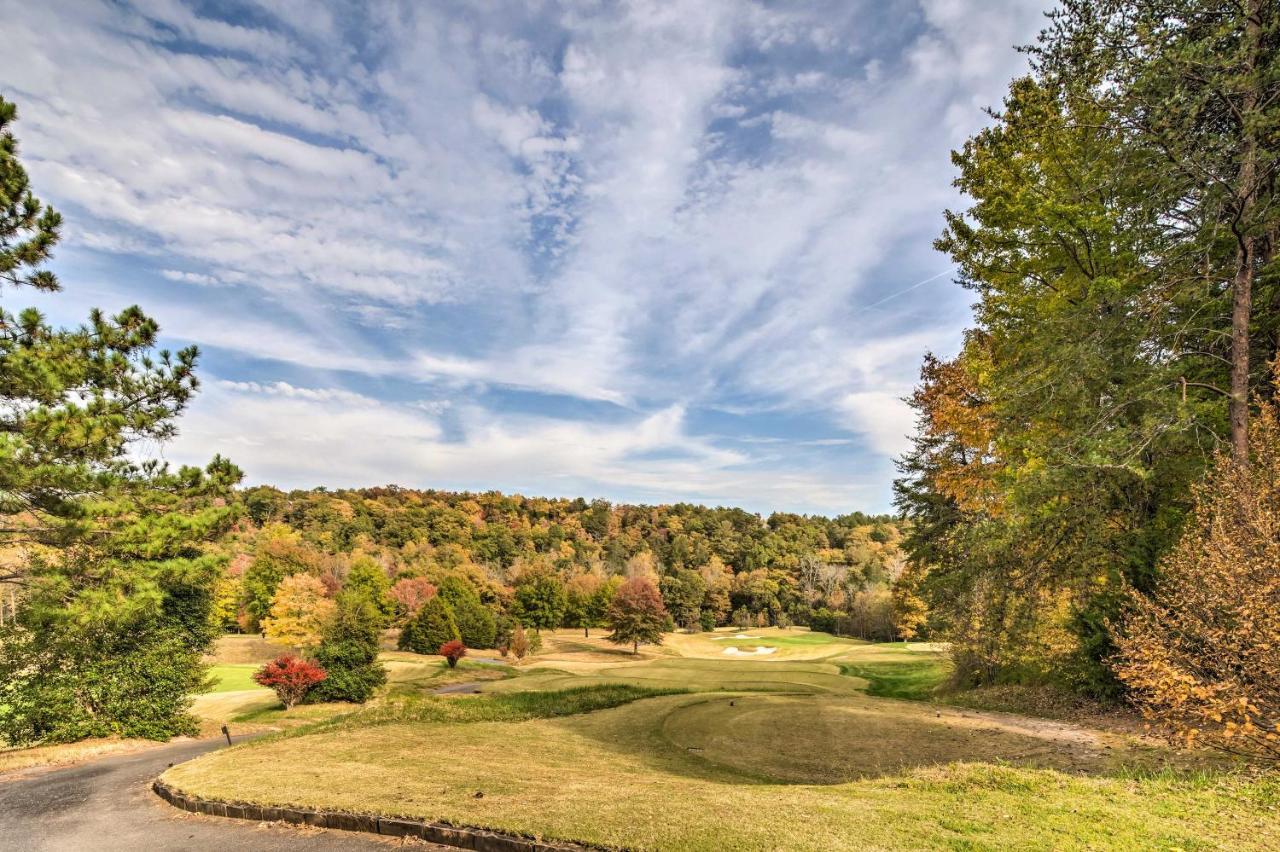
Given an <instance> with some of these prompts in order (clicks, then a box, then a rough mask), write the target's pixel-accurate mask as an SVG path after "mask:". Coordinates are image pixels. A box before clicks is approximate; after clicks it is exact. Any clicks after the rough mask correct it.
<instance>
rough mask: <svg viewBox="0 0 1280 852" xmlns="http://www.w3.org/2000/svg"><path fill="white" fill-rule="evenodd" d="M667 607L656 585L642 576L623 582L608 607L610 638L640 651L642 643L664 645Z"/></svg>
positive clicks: (632, 650) (635, 651) (633, 651)
mask: <svg viewBox="0 0 1280 852" xmlns="http://www.w3.org/2000/svg"><path fill="white" fill-rule="evenodd" d="M667 618H668V615H667V608H666V607H665V606H663V604H662V595H661V594H659V592H658V589H657V587H655V586H654V585H653V583H651V582H650V581H649V580H647V579H644V578H643V577H636V578H634V579H631V580H628V581H627V582H625V583H623V584H622V587H621V588H620V589H618V593H617V594H616V595H614V598H613V603H612V605H611V606H610V607H609V626H610V627H611V628H612V629H613V632H612V633H610V634H609V641H610V642H613V643H615V644H618V645H630V646H631V652H632V653H633V654H634V653H638V652H639V651H640V643H641V642H644V643H645V644H649V645H661V644H662V631H663V628H664V627H665V626H666V624H667Z"/></svg>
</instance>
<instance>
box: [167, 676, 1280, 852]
mask: <svg viewBox="0 0 1280 852" xmlns="http://www.w3.org/2000/svg"><path fill="white" fill-rule="evenodd" d="M573 693H576V694H573ZM643 695H644V694H643V693H642V692H640V691H637V690H636V689H635V688H634V687H626V686H620V687H594V688H590V689H586V690H581V691H572V690H571V691H566V692H561V693H556V694H538V693H511V694H505V695H494V696H478V697H471V698H453V699H446V698H431V699H425V700H423V701H421V702H417V705H418V706H416V707H412V708H410V707H404V708H400V709H399V712H400V715H399V716H391V715H388V716H384V717H379V716H378V715H377V714H376V713H372V714H370V715H367V716H362V715H361V714H354V715H352V716H349V717H346V718H344V719H342V720H338V721H337V722H336V723H333V724H330V725H329V726H327V727H325V728H324V729H322V730H316V731H314V732H312V733H309V734H306V735H303V736H297V735H295V736H292V737H289V738H287V739H280V740H277V741H275V742H268V743H261V744H251V745H249V746H242V747H238V748H236V749H229V750H225V751H222V752H219V753H215V754H212V755H208V756H206V757H203V758H201V759H199V760H197V761H193V762H191V763H188V764H184V765H182V766H179V767H175V768H174V769H172V770H170V771H169V772H168V773H166V776H165V777H166V780H169V781H171V782H173V783H174V784H176V785H177V786H178V787H179V788H181V789H184V790H190V791H192V792H199V793H201V794H203V795H209V796H213V797H224V798H233V799H241V800H247V801H260V802H266V803H274V804H290V805H296V806H302V807H320V806H324V807H333V808H341V809H345V810H352V811H363V812H375V813H384V814H397V815H405V816H416V817H423V818H429V819H441V820H448V821H450V822H454V823H458V824H466V825H476V826H484V827H490V828H495V829H501V830H507V831H514V832H519V833H523V834H532V835H535V836H540V837H545V838H552V839H561V840H579V841H586V842H591V843H599V844H603V845H613V846H626V847H628V848H633V849H671V850H703V849H726V848H732V849H744V850H751V849H833V848H859V849H1046V850H1047V849H1148V848H1157V849H1158V848H1165V849H1173V848H1180V849H1184V850H1190V849H1208V848H1230V849H1266V848H1272V847H1270V845H1269V844H1270V840H1271V838H1273V837H1275V836H1277V832H1280V804H1278V803H1280V786H1278V784H1277V781H1276V780H1275V778H1274V777H1251V776H1249V775H1244V774H1235V773H1206V772H1180V771H1176V770H1168V771H1164V772H1150V771H1137V770H1128V769H1125V768H1124V767H1123V765H1113V758H1112V755H1110V754H1109V753H1106V750H1104V749H1099V750H1097V754H1096V755H1095V757H1094V758H1093V759H1092V762H1091V763H1088V764H1087V765H1082V766H1080V767H1078V768H1075V769H1072V770H1071V771H1066V772H1064V771H1058V770H1055V769H1050V768H1037V767H1031V766H1015V765H1003V764H1001V763H999V762H996V761H997V758H998V756H999V755H1000V754H1001V752H1000V751H999V749H998V748H997V746H1000V747H1009V748H1022V747H1023V746H1024V745H1025V744H1026V743H1025V742H1024V740H1025V739H1026V735H1025V734H1019V735H1018V736H1016V737H1003V736H1002V735H1001V734H1000V732H999V731H998V730H997V731H988V732H987V733H986V734H984V735H983V736H984V739H983V740H982V741H980V742H975V743H973V744H972V746H967V745H966V743H967V737H966V736H965V732H964V730H962V729H959V728H957V729H954V730H952V731H951V734H952V735H953V739H954V747H955V748H956V749H959V750H960V751H959V752H957V753H958V754H959V755H961V756H962V758H963V757H965V755H964V753H963V749H965V748H966V747H969V748H971V753H969V754H968V755H967V758H968V759H967V760H965V759H961V760H959V761H953V760H935V759H932V758H931V757H929V756H928V755H925V759H922V760H918V761H916V762H910V761H908V763H907V764H906V765H903V766H896V767H888V766H886V767H884V768H883V770H882V771H878V772H875V773H873V774H872V775H870V776H868V777H865V778H862V779H861V780H853V781H839V777H838V772H836V773H834V774H831V773H832V772H833V770H841V771H843V769H847V768H848V767H847V765H846V764H847V762H848V761H849V760H850V758H851V757H856V756H857V749H856V748H855V747H854V746H853V745H851V744H850V743H847V742H840V741H839V740H838V739H837V740H834V741H833V737H844V738H846V739H857V738H858V736H859V732H860V731H861V732H862V736H863V738H864V740H865V743H866V744H867V745H868V746H874V747H876V748H878V749H881V750H882V753H884V754H888V753H889V752H891V751H895V750H896V751H910V750H912V749H913V748H914V747H919V746H921V745H922V744H926V743H928V742H929V740H930V739H931V731H930V730H929V729H928V728H927V727H926V726H927V725H929V724H935V725H936V729H935V730H934V731H933V733H936V732H937V731H941V730H944V728H945V725H944V723H945V721H946V719H944V720H943V721H940V722H937V723H930V722H929V719H930V718H932V717H933V716H934V712H933V709H932V707H931V705H928V704H924V703H920V704H910V703H904V702H884V701H878V700H876V699H872V698H865V697H862V698H850V697H842V696H826V697H821V696H818V697H806V696H777V695H755V696H747V697H745V698H734V697H732V696H719V695H710V694H707V693H701V694H687V695H669V696H661V697H643ZM614 702H623V703H618V704H616V706H613V707H612V708H609V709H606V708H604V706H603V705H607V704H611V703H614ZM731 702H733V703H731ZM744 702H745V703H744ZM846 705H847V706H848V708H849V709H848V710H847V709H846ZM592 708H596V709H597V710H598V712H584V711H589V710H590V709H592ZM806 708H809V709H806ZM717 711H722V712H717ZM938 712H940V713H942V714H943V715H944V717H945V716H946V714H952V716H953V720H955V719H956V718H958V717H960V716H961V715H962V712H963V713H967V716H965V719H966V720H967V721H966V722H964V724H969V725H974V724H977V722H976V721H975V720H974V719H973V714H972V713H971V712H969V711H958V710H950V709H946V708H940V709H939V710H938ZM761 713H763V714H764V715H761ZM823 713H827V714H829V715H828V717H827V718H826V719H825V720H823V717H822V714H823ZM850 713H852V715H850ZM858 714H872V715H874V714H879V716H878V718H875V719H874V724H870V723H867V724H862V723H860V721H859V719H858V718H857V716H858ZM903 714H914V715H912V716H910V717H909V718H908V717H904V716H903ZM753 720H754V721H753ZM810 720H812V721H814V722H815V724H814V725H813V726H812V728H811V729H810V730H811V731H812V733H811V735H807V734H806V727H805V726H806V723H807V722H808V721H810ZM899 720H904V721H903V724H902V725H901V726H899V727H896V728H895V725H896V724H897V722H898V721H899ZM373 721H376V722H377V723H376V724H368V723H369V722H373ZM957 724H961V723H960V722H958V721H957ZM717 737H719V738H720V740H719V741H717V742H712V740H713V739H714V738H717ZM922 754H923V752H922ZM1068 757H1070V755H1068ZM1066 765H1068V766H1070V765H1073V762H1072V761H1071V760H1067V761H1066ZM770 773H773V777H770ZM822 773H828V774H827V775H823V774H822ZM806 777H821V778H825V779H826V781H827V783H811V782H804V781H800V779H801V778H806ZM353 778H358V779H359V781H360V783H358V784H353V783H352V779H353ZM784 781H789V782H790V783H782V782H784ZM832 782H835V783H832ZM476 793H483V795H482V796H476Z"/></svg>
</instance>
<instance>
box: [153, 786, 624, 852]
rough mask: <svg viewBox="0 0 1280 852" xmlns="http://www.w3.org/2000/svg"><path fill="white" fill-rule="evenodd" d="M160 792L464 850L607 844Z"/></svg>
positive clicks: (211, 805) (173, 798) (228, 812)
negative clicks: (544, 839) (566, 840)
mask: <svg viewBox="0 0 1280 852" xmlns="http://www.w3.org/2000/svg"><path fill="white" fill-rule="evenodd" d="M151 789H152V790H154V791H155V794H156V795H157V796H159V797H160V798H162V799H164V800H165V801H166V802H168V803H169V804H171V805H173V806H174V807H175V808H181V809H182V810H184V811H191V812H192V813H200V814H208V815H209V816H217V817H230V818H231V819H248V820H253V821H255V822H288V823H293V824H294V825H309V826H312V827H314V828H333V829H338V830H340V831H363V832H365V833H367V834H381V835H383V836H385V837H414V838H418V839H420V840H427V841H430V842H432V843H439V844H441V845H443V846H456V847H458V848H459V849H472V850H474V852H582V850H601V849H607V847H603V846H585V845H582V844H577V843H549V842H545V841H542V840H534V839H532V838H525V837H517V836H514V835H510V834H500V833H498V832H496V831H486V830H485V829H481V828H468V827H466V826H457V825H449V824H448V823H443V822H426V821H425V820H417V819H405V818H402V817H381V816H377V815H374V814H353V813H345V812H343V811H315V810H306V809H303V808H277V807H270V806H267V805H250V804H241V803H236V802H219V801H215V800H212V799H202V798H200V797H199V796H192V795H189V794H187V793H183V792H181V791H180V790H175V789H174V788H173V787H171V786H169V785H168V784H166V783H164V782H163V781H161V780H160V779H158V778H157V779H156V780H155V782H154V783H153V784H152V785H151Z"/></svg>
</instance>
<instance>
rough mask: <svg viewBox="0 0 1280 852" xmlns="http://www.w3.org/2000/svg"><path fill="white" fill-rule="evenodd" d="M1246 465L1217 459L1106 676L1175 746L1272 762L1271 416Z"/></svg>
mask: <svg viewBox="0 0 1280 852" xmlns="http://www.w3.org/2000/svg"><path fill="white" fill-rule="evenodd" d="M1249 431H1250V435H1249V443H1250V448H1251V451H1252V456H1253V458H1252V459H1251V460H1250V462H1249V463H1247V464H1244V463H1237V462H1235V461H1233V460H1232V459H1231V458H1229V457H1227V456H1225V455H1224V456H1221V457H1220V458H1219V459H1218V460H1217V463H1216V465H1215V466H1214V468H1213V470H1212V471H1211V472H1210V474H1209V476H1208V477H1207V478H1206V480H1205V481H1204V483H1202V484H1201V485H1200V486H1198V487H1197V488H1196V491H1195V497H1196V509H1195V512H1194V514H1193V516H1192V518H1191V520H1190V521H1189V522H1188V524H1187V527H1186V530H1185V532H1184V533H1183V536H1182V539H1181V540H1180V541H1179V543H1178V545H1177V546H1176V547H1175V548H1174V549H1173V551H1172V552H1171V553H1170V554H1169V556H1168V557H1167V559H1166V560H1165V562H1164V565H1163V573H1162V579H1161V581H1160V582H1159V584H1158V585H1157V587H1156V589H1155V593H1154V595H1153V596H1152V597H1150V598H1145V597H1140V596H1138V595H1137V594H1135V595H1134V596H1133V603H1134V608H1133V611H1132V613H1131V614H1130V615H1129V617H1128V618H1127V619H1126V620H1125V622H1124V625H1123V629H1122V630H1121V631H1120V632H1121V634H1122V635H1120V636H1119V637H1118V639H1117V647H1118V649H1119V652H1118V656H1117V658H1116V664H1117V665H1116V673H1117V675H1118V676H1119V677H1120V680H1121V681H1122V682H1124V683H1125V684H1126V685H1127V686H1128V687H1129V689H1130V690H1131V695H1132V699H1133V701H1134V702H1135V703H1136V704H1137V705H1138V706H1139V707H1140V708H1141V709H1142V711H1143V712H1144V714H1145V715H1146V716H1147V717H1148V718H1150V719H1152V720H1154V721H1155V722H1156V723H1157V724H1158V725H1159V726H1160V727H1161V729H1163V731H1164V732H1165V733H1166V734H1167V735H1168V736H1169V737H1170V738H1171V739H1174V740H1176V741H1181V742H1183V743H1186V744H1188V745H1189V744H1193V743H1196V742H1203V743H1206V744H1208V745H1211V746H1214V747H1216V748H1220V749H1223V750H1226V751H1232V752H1237V753H1246V754H1253V755H1257V756H1261V757H1264V758H1267V759H1270V760H1280V412H1278V411H1277V406H1276V405H1275V404H1274V403H1268V404H1264V405H1262V406H1261V411H1260V412H1259V414H1258V417H1257V418H1256V419H1255V420H1254V422H1253V424H1252V425H1251V428H1250V430H1249Z"/></svg>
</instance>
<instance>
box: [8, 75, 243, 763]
mask: <svg viewBox="0 0 1280 852" xmlns="http://www.w3.org/2000/svg"><path fill="white" fill-rule="evenodd" d="M15 118H16V110H15V108H14V106H13V104H11V103H9V102H7V101H4V100H3V99H0V285H8V286H9V287H10V288H13V289H15V290H16V289H21V288H24V287H30V288H33V289H36V290H42V291H47V292H54V291H57V290H59V289H60V283H59V281H58V280H57V278H56V277H55V276H54V275H53V273H52V272H50V271H49V270H46V269H43V268H42V267H43V264H44V263H45V262H46V261H47V260H48V259H49V257H50V253H51V251H52V249H53V247H54V245H55V244H56V243H57V241H58V233H59V228H60V226H61V218H60V217H59V216H58V214H57V213H56V212H54V211H53V210H51V209H48V208H45V207H44V206H43V205H41V203H40V202H39V200H38V199H36V198H35V196H34V195H33V194H32V192H31V189H30V186H29V183H28V179H27V174H26V171H25V170H24V169H23V167H22V165H21V163H20V162H19V160H18V158H17V143H16V141H15V139H14V137H13V134H12V129H11V126H12V123H13V121H14V120H15ZM157 333H158V327H157V325H156V323H155V322H154V321H153V320H152V319H151V318H150V317H148V316H146V315H145V314H144V313H143V312H142V311H141V310H140V309H139V308H137V307H131V308H126V309H125V310H123V311H122V312H120V313H119V314H117V315H116V316H114V317H108V316H106V315H105V314H103V313H101V312H100V311H93V312H92V313H91V314H90V316H89V321H88V323H86V324H85V325H83V326H80V327H78V328H72V329H57V328H54V327H52V326H50V325H49V324H48V323H47V322H46V320H45V319H44V317H43V316H42V315H41V314H40V312H39V311H37V310H35V309H34V308H28V309H26V310H23V311H21V312H19V313H18V314H16V315H15V314H13V313H10V312H9V311H8V310H6V309H3V308H0V400H2V402H3V405H2V406H0V409H2V411H0V547H4V548H6V549H8V550H9V551H10V552H11V553H16V554H18V555H19V557H20V558H19V559H17V560H15V561H14V563H13V564H14V565H16V567H13V568H6V569H4V570H3V571H0V583H3V584H10V585H12V586H16V587H17V588H18V590H19V591H18V599H19V603H18V608H17V612H16V613H15V617H14V618H13V619H12V620H11V621H9V622H8V623H6V624H5V625H4V627H3V628H2V629H0V739H4V740H7V741H8V742H10V743H15V744H26V743H33V742H39V741H46V742H54V741H71V740H76V739H80V738H83V737H88V736H105V735H111V734H119V735H124V736H140V737H152V738H166V737H168V736H171V735H174V734H180V733H194V731H195V728H196V725H195V720H194V719H193V718H192V717H191V716H190V714H189V713H188V708H189V706H190V701H191V695H192V694H193V693H194V692H196V691H197V690H198V688H199V687H200V686H201V684H202V682H203V680H204V678H205V670H204V668H203V666H202V665H201V662H200V657H201V654H202V653H203V652H204V651H205V650H206V649H207V648H208V647H209V645H210V643H211V642H212V640H213V638H214V632H215V627H214V623H213V618H212V611H213V606H214V585H215V583H216V580H217V577H218V574H219V563H218V560H217V559H215V558H213V557H212V556H210V555H208V553H207V543H208V542H210V541H211V540H212V539H214V538H216V537H217V536H219V535H220V534H222V533H223V532H224V531H225V530H226V529H227V528H228V526H229V524H230V522H231V521H232V519H233V514H234V512H233V510H232V509H230V508H228V507H226V506H221V505H218V502H217V501H215V499H214V498H218V497H225V496H226V495H228V494H229V492H230V489H231V487H232V486H233V485H234V484H235V483H236V482H238V481H239V479H240V472H239V470H237V469H236V468H235V467H234V465H231V464H230V463H228V462H226V461H225V460H223V459H220V458H215V459H214V460H213V462H212V463H210V465H209V466H208V467H207V468H206V469H205V470H204V471H201V470H198V469H195V468H182V469H180V470H178V471H170V470H168V469H167V468H165V467H164V466H161V465H157V464H145V465H136V464H134V463H132V462H131V461H130V460H129V459H128V457H127V455H126V449H127V447H128V446H129V445H130V444H131V443H133V442H136V441H141V440H151V441H164V440H165V439H167V438H169V437H171V436H172V435H173V434H174V432H175V429H176V422H175V421H176V418H177V416H178V414H180V413H181V411H182V410H183V408H184V407H185V406H186V403H187V401H188V400H189V399H190V397H191V394H192V393H193V392H194V391H195V389H196V386H197V382H196V377H195V372H194V370H195V364H196V357H197V354H198V353H197V351H196V349H195V348H194V347H190V348H187V349H183V350H182V351H180V352H178V353H176V354H172V353H170V352H167V351H160V352H156V351H154V346H155V341H156V335H157Z"/></svg>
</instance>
